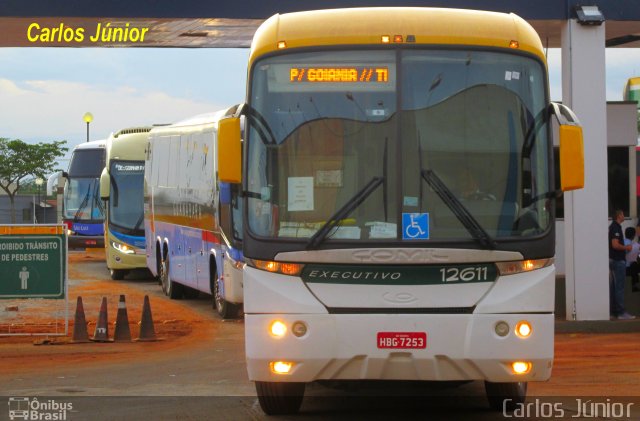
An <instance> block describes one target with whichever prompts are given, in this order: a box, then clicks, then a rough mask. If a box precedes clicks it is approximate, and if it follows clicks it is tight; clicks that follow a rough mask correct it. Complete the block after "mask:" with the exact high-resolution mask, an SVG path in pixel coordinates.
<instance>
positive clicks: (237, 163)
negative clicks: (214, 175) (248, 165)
mask: <svg viewBox="0 0 640 421" xmlns="http://www.w3.org/2000/svg"><path fill="white" fill-rule="evenodd" d="M241 170H242V143H241V141H240V118H239V117H230V118H225V119H224V120H220V121H219V123H218V180H219V181H221V182H224V183H234V184H236V183H240V182H241V181H242V173H241Z"/></svg>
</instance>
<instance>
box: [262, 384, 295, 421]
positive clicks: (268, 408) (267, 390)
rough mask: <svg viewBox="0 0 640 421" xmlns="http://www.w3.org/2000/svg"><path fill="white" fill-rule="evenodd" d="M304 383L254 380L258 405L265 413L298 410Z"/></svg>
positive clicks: (273, 413) (286, 412) (272, 413)
mask: <svg viewBox="0 0 640 421" xmlns="http://www.w3.org/2000/svg"><path fill="white" fill-rule="evenodd" d="M304 388H305V383H289V382H279V383H276V382H256V392H257V394H258V402H260V407H261V408H262V410H263V411H264V413H265V414H267V415H284V414H295V413H296V412H298V411H299V410H300V405H302V398H303V397H304Z"/></svg>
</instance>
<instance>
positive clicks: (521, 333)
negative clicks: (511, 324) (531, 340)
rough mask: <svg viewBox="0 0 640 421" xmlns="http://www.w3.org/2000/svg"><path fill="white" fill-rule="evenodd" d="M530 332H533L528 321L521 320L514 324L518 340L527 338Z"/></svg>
mask: <svg viewBox="0 0 640 421" xmlns="http://www.w3.org/2000/svg"><path fill="white" fill-rule="evenodd" d="M531 332H533V329H532V328H531V324H530V323H529V322H528V321H526V320H522V321H519V322H518V323H517V324H516V335H517V336H518V337H519V338H522V339H524V338H528V337H529V336H531Z"/></svg>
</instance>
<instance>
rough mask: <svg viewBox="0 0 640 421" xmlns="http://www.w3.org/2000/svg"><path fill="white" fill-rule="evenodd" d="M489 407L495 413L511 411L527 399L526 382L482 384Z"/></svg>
mask: <svg viewBox="0 0 640 421" xmlns="http://www.w3.org/2000/svg"><path fill="white" fill-rule="evenodd" d="M484 390H485V392H486V394H487V399H488V400H489V406H490V407H491V408H492V409H494V410H496V411H503V410H505V409H506V410H508V411H513V410H514V409H516V408H517V407H518V404H523V403H524V401H525V399H526V398H527V382H513V383H493V382H487V381H485V382H484Z"/></svg>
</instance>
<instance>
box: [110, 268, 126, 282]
mask: <svg viewBox="0 0 640 421" xmlns="http://www.w3.org/2000/svg"><path fill="white" fill-rule="evenodd" d="M126 274H127V271H126V270H123V269H111V279H113V280H114V281H121V280H123V279H124V276H125V275H126Z"/></svg>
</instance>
